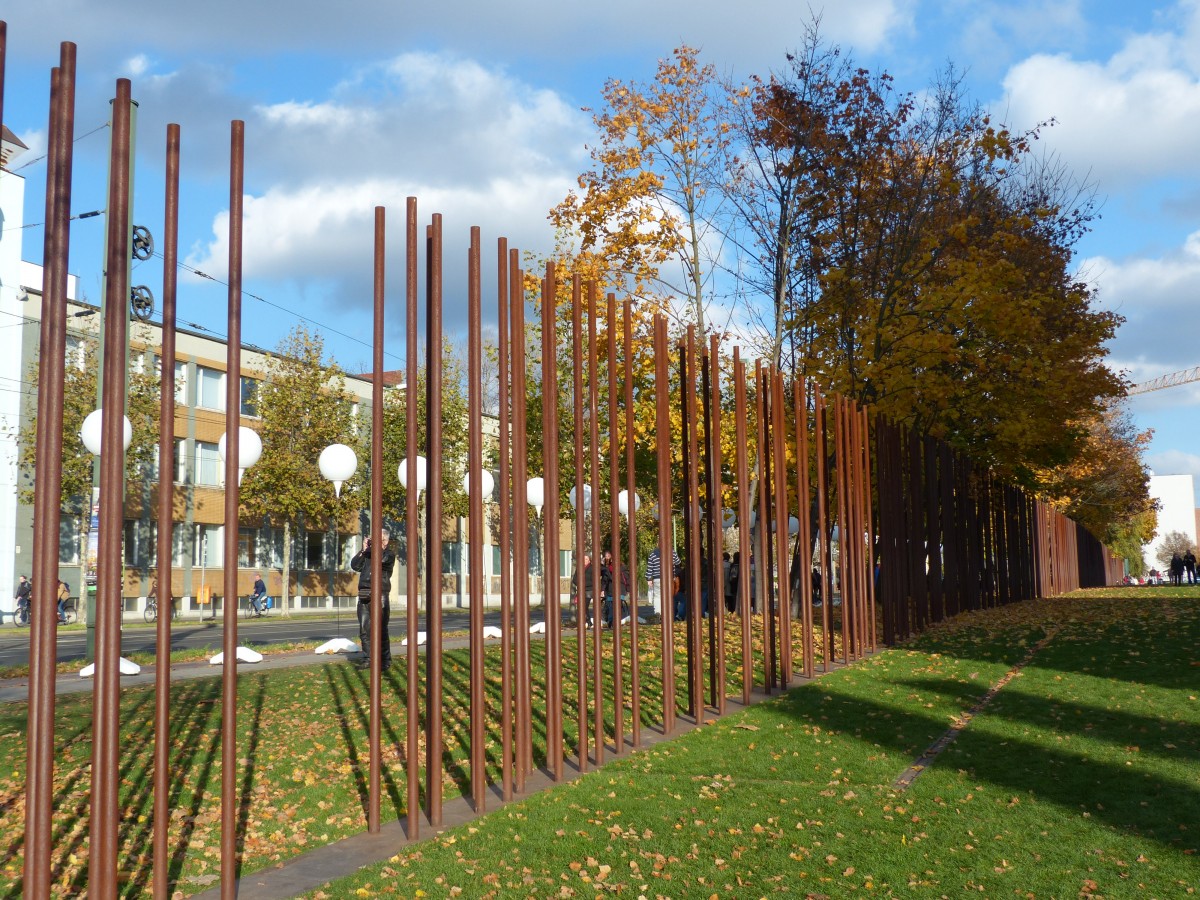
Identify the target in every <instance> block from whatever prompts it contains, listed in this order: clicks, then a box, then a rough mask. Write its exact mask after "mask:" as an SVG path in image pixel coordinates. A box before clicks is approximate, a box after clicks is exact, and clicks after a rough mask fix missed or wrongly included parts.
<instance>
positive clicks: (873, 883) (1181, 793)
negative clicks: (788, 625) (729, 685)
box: [309, 588, 1200, 898]
mask: <svg viewBox="0 0 1200 900" xmlns="http://www.w3.org/2000/svg"><path fill="white" fill-rule="evenodd" d="M1047 634H1050V635H1052V637H1051V639H1050V641H1049V642H1048V643H1047V644H1046V646H1045V647H1044V648H1043V649H1042V650H1041V651H1040V652H1038V653H1037V654H1036V655H1035V656H1034V658H1033V660H1032V661H1031V663H1030V664H1029V665H1028V666H1027V667H1025V668H1024V669H1023V670H1022V672H1021V674H1020V675H1019V676H1018V677H1016V678H1015V679H1013V680H1012V681H1011V682H1010V683H1009V684H1008V685H1007V686H1006V687H1005V688H1004V689H1003V690H1002V691H1001V692H1000V693H999V694H998V695H997V696H996V698H995V699H994V700H993V702H992V703H991V704H990V705H989V706H988V707H987V708H986V709H985V710H984V711H983V712H982V713H980V714H979V715H977V716H976V717H975V718H974V719H973V720H972V721H971V722H970V723H969V725H968V726H967V727H966V729H965V730H963V731H962V732H961V734H960V735H959V737H958V739H957V740H956V741H955V742H954V743H952V744H951V745H950V746H949V747H948V748H947V749H946V750H945V752H944V753H943V754H942V755H941V756H940V757H939V758H938V759H937V760H936V762H935V763H934V764H933V765H932V766H930V767H929V768H928V769H926V770H925V771H924V773H923V774H922V775H921V776H920V777H919V778H917V780H916V781H915V782H914V783H913V784H912V785H911V787H909V788H908V789H907V790H906V791H900V790H898V789H896V788H895V787H893V783H894V782H895V780H896V778H897V777H898V776H899V775H900V774H901V773H902V772H903V771H904V770H905V769H906V768H907V767H908V766H909V765H910V764H911V763H912V762H913V760H914V759H915V757H917V756H918V755H919V754H920V753H921V751H923V750H924V749H925V748H926V747H927V746H928V745H929V744H930V743H931V742H933V741H934V740H935V739H936V738H937V737H938V736H940V735H941V734H943V733H944V732H945V731H946V729H947V728H948V727H949V726H950V725H951V724H952V723H953V722H954V721H955V720H956V718H957V717H959V716H960V715H961V714H962V713H963V712H964V711H966V710H968V709H969V708H970V707H971V706H972V705H973V704H974V703H975V702H976V701H978V700H979V699H980V698H981V697H982V696H983V695H984V694H985V693H986V692H987V690H988V688H989V686H990V685H992V684H993V683H995V682H996V681H997V680H998V679H999V678H1000V677H1001V676H1002V675H1004V674H1005V673H1006V672H1007V671H1008V670H1009V669H1010V668H1012V667H1013V666H1014V665H1016V664H1017V663H1019V662H1021V661H1022V660H1023V659H1025V658H1026V656H1027V655H1028V653H1029V651H1030V648H1031V647H1033V645H1034V644H1036V643H1037V642H1038V641H1039V640H1041V639H1042V638H1044V637H1046V636H1047ZM1198 648H1200V590H1196V589H1179V590H1170V589H1147V588H1140V589H1132V590H1106V591H1086V592H1080V593H1077V594H1074V595H1072V596H1071V597H1070V598H1066V599H1061V600H1054V601H1043V602H1037V603H1024V604H1019V605H1016V606H1013V607H1009V608H1007V609H1003V610H997V611H991V612H986V613H977V614H969V615H965V616H962V617H960V618H959V619H958V620H957V621H955V622H953V623H949V624H947V625H945V626H943V627H940V628H937V629H935V630H934V631H932V632H931V633H930V634H928V635H926V636H924V637H922V638H920V639H918V640H916V641H914V642H913V643H911V644H910V645H908V646H905V647H903V648H899V649H896V650H892V651H889V652H886V653H882V654H880V655H878V656H876V657H874V658H872V659H870V660H868V661H865V662H864V663H862V664H860V665H857V666H855V667H853V668H851V669H847V670H842V671H838V672H835V673H833V674H831V675H828V676H825V677H822V678H821V679H820V681H819V682H816V683H814V684H811V685H807V686H805V687H801V688H798V689H796V690H793V691H791V692H790V693H788V694H787V695H786V696H784V697H782V698H780V699H777V700H774V701H770V702H766V703H763V704H761V705H759V706H756V707H754V708H752V709H750V710H747V711H746V712H744V713H740V714H738V715H735V716H731V717H729V718H726V719H725V720H723V721H721V722H719V723H716V724H713V725H710V726H707V727H706V728H704V729H702V730H700V731H698V732H694V733H692V734H689V735H687V736H685V737H683V738H681V739H679V740H676V741H674V742H671V743H668V744H663V745H659V746H657V747H655V748H654V749H652V750H649V751H647V752H645V753H641V754H637V755H634V756H632V757H628V758H625V759H622V760H620V761H618V762H615V763H613V764H611V765H609V766H607V767H606V768H605V769H603V770H602V771H599V772H594V773H592V774H589V775H587V776H585V777H583V778H581V779H580V780H578V781H577V782H574V783H572V784H569V785H564V786H562V787H559V788H557V789H555V790H553V791H550V792H547V793H544V794H541V795H538V796H534V797H531V798H529V799H528V800H526V801H524V802H522V803H520V804H516V805H513V806H509V807H506V808H504V809H502V810H499V811H497V812H495V813H492V814H491V815H489V816H486V817H484V818H482V819H480V820H478V821H476V822H474V823H473V824H471V825H469V826H464V827H460V828H458V829H455V830H452V831H447V832H445V833H444V834H442V835H440V836H439V837H438V838H436V839H435V840H433V841H429V842H426V843H423V844H418V845H414V846H413V847H411V848H409V849H406V850H404V851H402V852H401V853H399V854H398V855H396V856H394V857H393V858H392V859H391V860H389V861H388V862H387V863H385V864H382V865H378V866H375V867H372V868H369V869H366V870H363V871H362V872H361V873H360V874H358V875H357V876H355V877H353V878H350V879H344V880H341V881H338V882H336V883H333V884H331V885H327V886H325V887H324V888H323V889H322V890H320V891H316V892H314V893H312V894H311V895H309V896H312V897H316V898H325V897H334V898H340V897H350V896H376V895H384V896H386V895H397V896H405V897H412V896H430V897H445V896H462V897H489V896H514V897H516V896H535V897H549V896H556V897H557V896H561V897H594V896H601V895H604V894H608V893H616V894H620V895H626V896H630V897H675V898H683V897H709V896H729V897H739V898H740V897H759V896H766V895H770V894H782V895H785V896H800V897H804V896H811V897H830V898H837V897H848V896H858V895H862V896H866V895H879V896H889V895H896V896H905V897H908V896H912V897H949V898H957V897H965V896H972V895H978V896H984V897H1022V898H1030V897H1032V898H1042V897H1060V898H1061V897H1071V898H1076V897H1082V898H1100V897H1107V898H1112V897H1181V896H1188V895H1190V894H1193V893H1194V892H1196V891H1197V890H1200V774H1198V773H1200V655H1198V653H1200V651H1198Z"/></svg>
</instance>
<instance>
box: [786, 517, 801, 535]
mask: <svg viewBox="0 0 1200 900" xmlns="http://www.w3.org/2000/svg"><path fill="white" fill-rule="evenodd" d="M799 533H800V520H799V519H797V518H796V517H795V516H788V534H790V535H797V534H799Z"/></svg>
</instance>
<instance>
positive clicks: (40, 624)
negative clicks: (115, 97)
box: [0, 35, 75, 900]
mask: <svg viewBox="0 0 1200 900" xmlns="http://www.w3.org/2000/svg"><path fill="white" fill-rule="evenodd" d="M0 37H6V35H5V36H0ZM74 130H75V45H74V44H70V43H64V44H63V45H62V47H61V51H60V65H59V66H57V67H55V69H54V70H53V72H52V73H51V76H50V121H49V130H48V134H47V151H48V153H47V157H48V158H47V163H46V166H47V177H46V230H45V243H44V250H43V256H42V262H43V266H44V271H45V281H44V284H43V295H42V323H41V329H40V332H39V341H38V353H39V366H40V371H41V377H40V378H39V379H38V388H37V393H38V416H37V424H36V429H37V446H38V451H39V452H38V465H37V478H36V479H35V480H34V505H33V509H34V514H33V572H32V575H33V585H34V593H33V595H32V596H31V597H30V604H31V607H32V608H36V609H39V610H49V609H50V608H51V604H52V602H53V600H52V598H53V596H54V595H53V594H52V593H50V592H51V591H52V590H54V588H55V587H56V586H57V585H58V542H59V524H60V521H61V509H62V455H63V453H62V451H63V433H62V421H63V380H64V372H65V359H66V335H67V331H66V325H67V318H66V317H67V272H68V258H69V252H68V251H69V244H70V231H69V225H70V216H71V213H70V209H71V154H72V147H73V146H74V144H73V134H74ZM30 632H31V634H30V638H29V718H28V730H27V731H26V773H25V804H26V805H25V859H24V867H23V868H24V872H23V874H24V881H23V890H24V893H25V896H26V897H32V898H37V900H45V898H48V897H49V896H50V888H51V885H52V878H53V871H52V860H51V853H52V852H53V849H54V845H53V809H54V703H55V674H56V673H55V664H56V657H57V645H58V617H57V616H53V615H35V616H32V617H31V619H30Z"/></svg>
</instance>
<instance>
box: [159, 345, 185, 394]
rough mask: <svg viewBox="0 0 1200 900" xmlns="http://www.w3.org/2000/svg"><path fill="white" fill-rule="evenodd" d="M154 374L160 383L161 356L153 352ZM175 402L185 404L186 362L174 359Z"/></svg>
mask: <svg viewBox="0 0 1200 900" xmlns="http://www.w3.org/2000/svg"><path fill="white" fill-rule="evenodd" d="M154 374H155V375H156V376H158V381H159V384H160V385H161V384H162V357H161V356H159V355H158V354H157V353H156V354H154ZM175 403H176V405H177V406H187V363H184V362H179V361H178V360H176V361H175Z"/></svg>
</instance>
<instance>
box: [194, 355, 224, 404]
mask: <svg viewBox="0 0 1200 900" xmlns="http://www.w3.org/2000/svg"><path fill="white" fill-rule="evenodd" d="M196 406H197V407H199V408H201V409H216V410H221V411H224V409H225V373H224V372H218V371H217V370H216V369H206V368H205V367H204V366H196Z"/></svg>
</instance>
